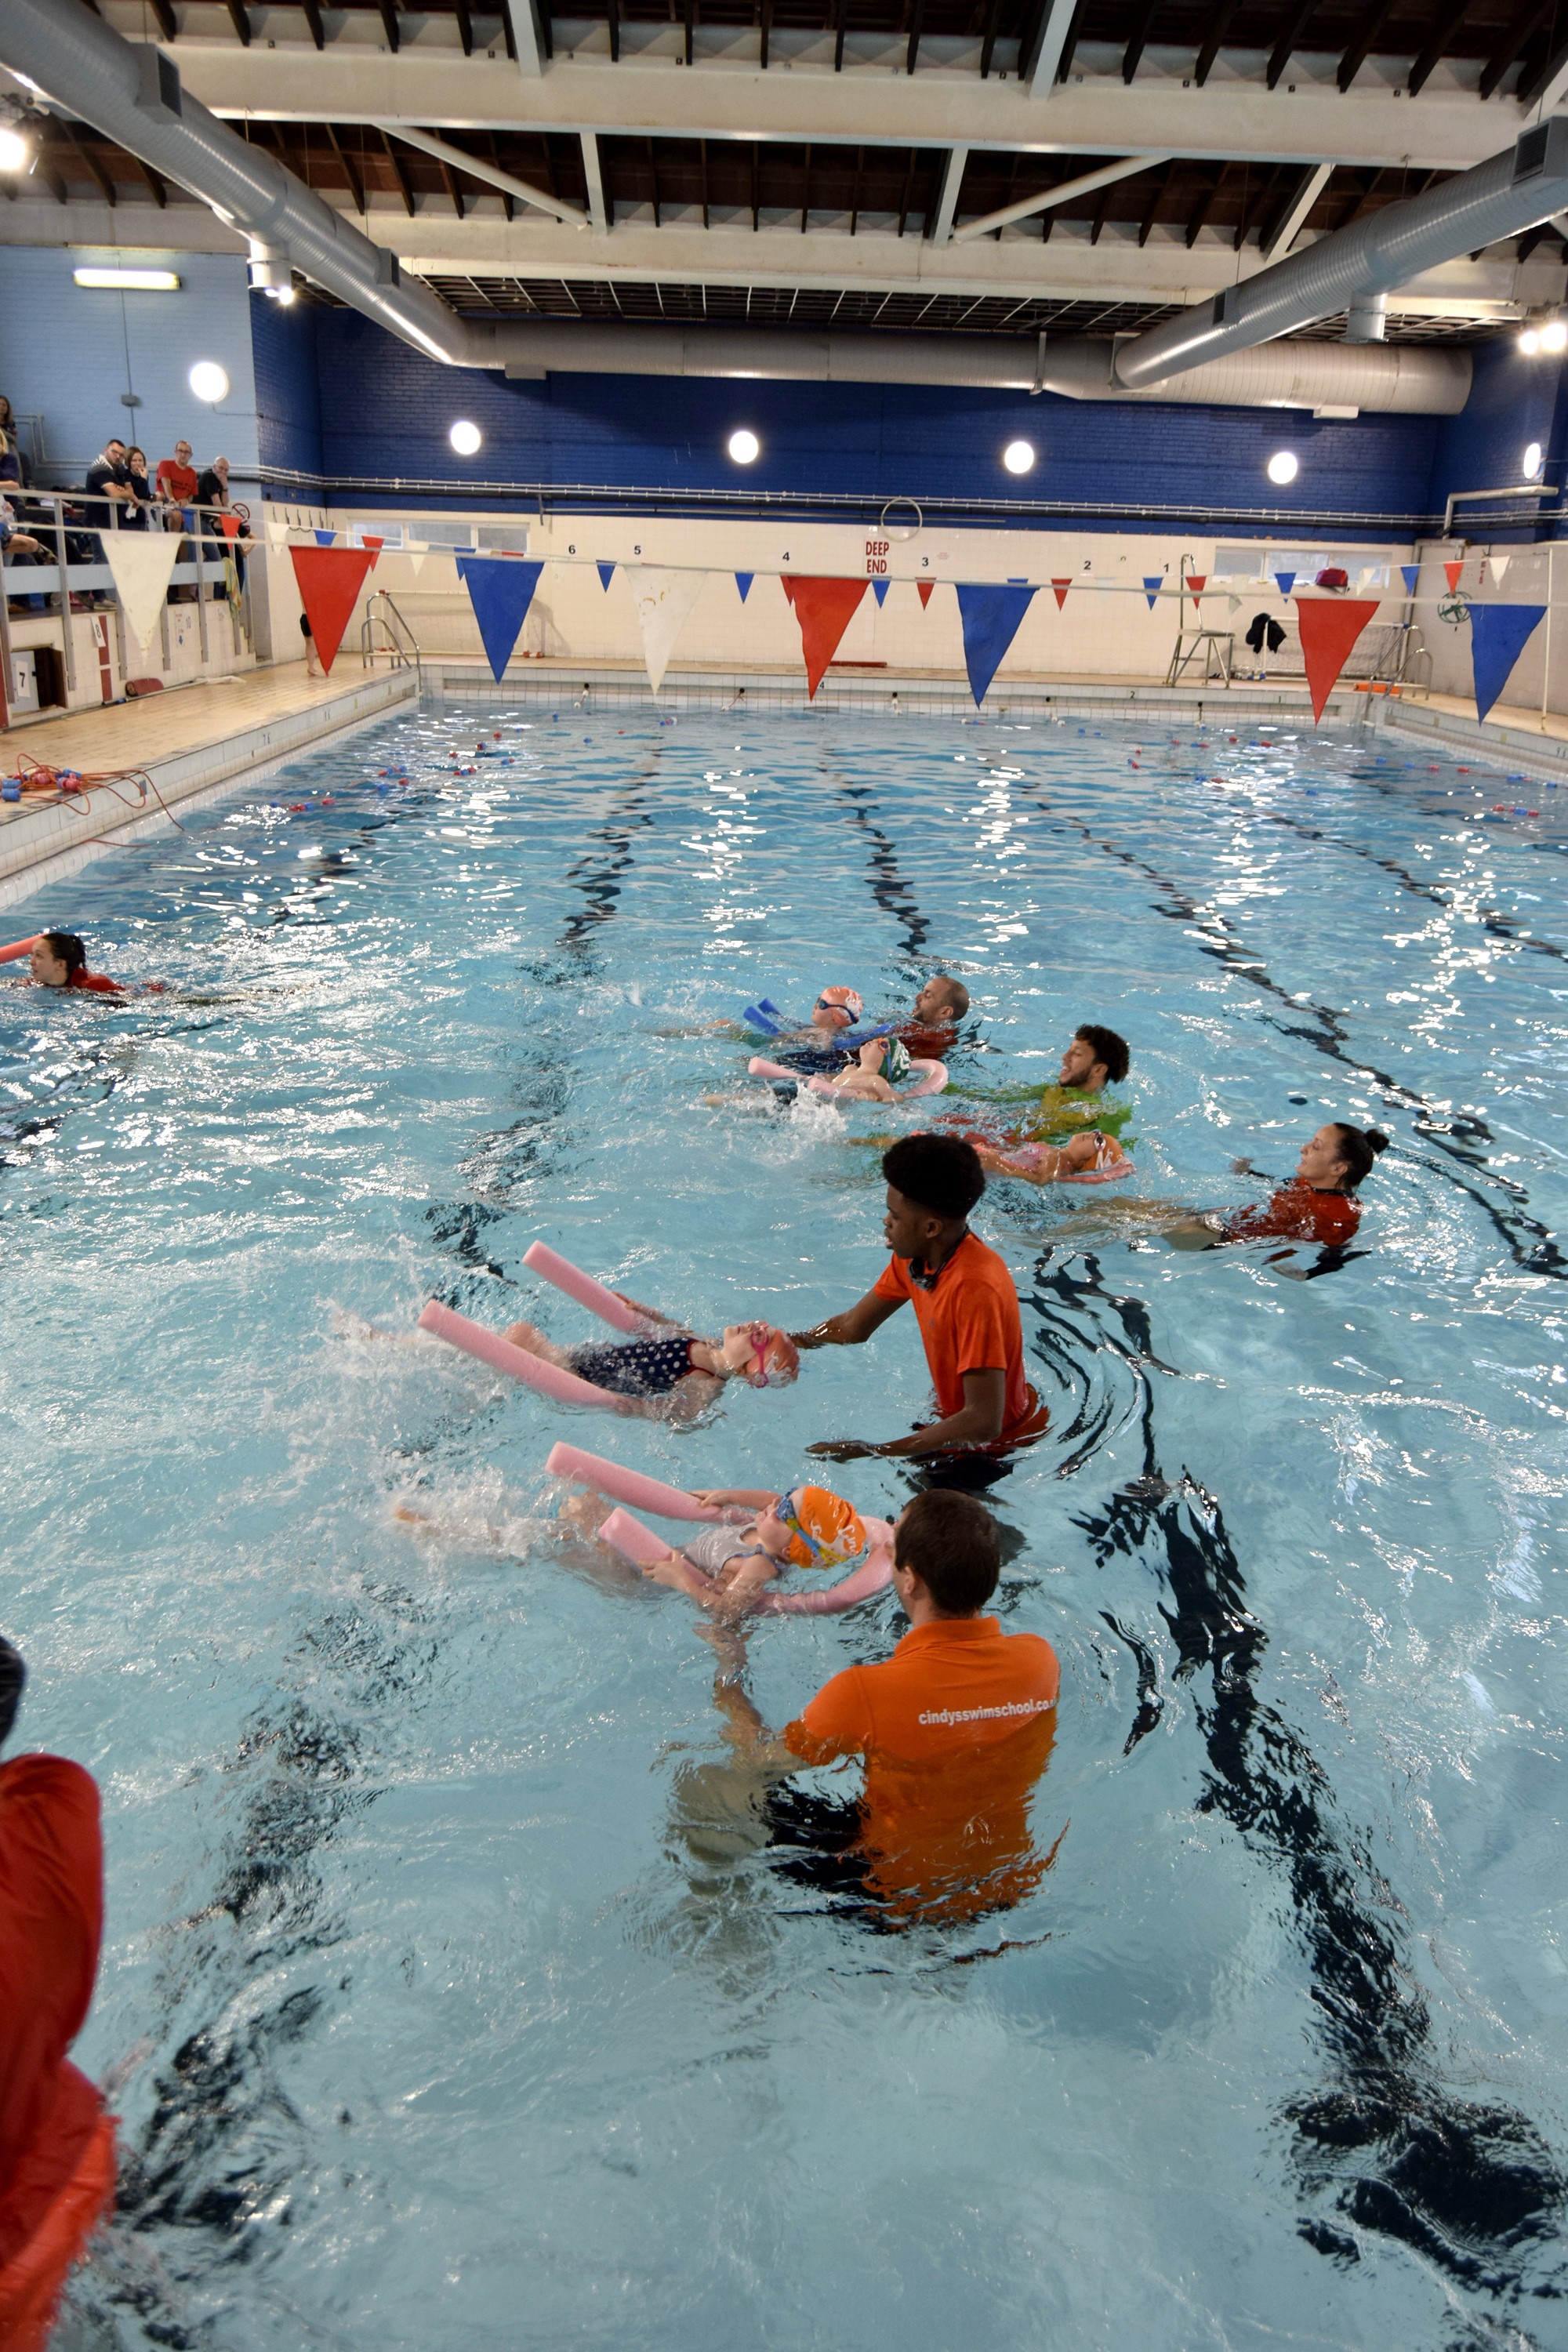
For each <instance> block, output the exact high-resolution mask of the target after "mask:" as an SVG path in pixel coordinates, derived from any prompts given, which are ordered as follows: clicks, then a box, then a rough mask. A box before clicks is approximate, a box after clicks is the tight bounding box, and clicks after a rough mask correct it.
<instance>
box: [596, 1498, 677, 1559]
mask: <svg viewBox="0 0 1568 2352" xmlns="http://www.w3.org/2000/svg"><path fill="white" fill-rule="evenodd" d="M599 1536H600V1539H601V1541H602V1542H605V1543H607V1544H614V1545H615V1548H616V1550H617V1551H618V1552H624V1553H625V1554H626V1558H627V1559H629V1560H632V1561H634V1562H635V1564H636V1565H637V1567H638V1568H651V1567H652V1566H653V1564H654V1562H655V1561H656V1560H660V1559H663V1558H664V1556H665V1554H666V1552H668V1549H669V1546H668V1544H667V1543H666V1542H665V1540H664V1538H663V1537H662V1536H656V1535H655V1534H654V1531H653V1529H652V1528H645V1527H644V1525H643V1523H642V1521H641V1520H640V1519H634V1518H633V1517H632V1515H631V1513H630V1512H629V1511H612V1512H611V1513H610V1516H609V1517H608V1518H607V1519H606V1520H605V1524H604V1526H603V1527H602V1528H600V1529H599Z"/></svg>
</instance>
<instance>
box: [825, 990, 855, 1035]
mask: <svg viewBox="0 0 1568 2352" xmlns="http://www.w3.org/2000/svg"><path fill="white" fill-rule="evenodd" d="M865 1009H866V1008H865V1006H864V1005H863V1004H862V1003H861V1002H860V995H859V992H858V990H857V989H853V988H825V989H824V990H823V992H822V993H821V995H820V996H819V997H818V998H817V1000H816V1003H815V1004H814V1005H813V1006H812V1008H811V1025H812V1027H813V1028H814V1029H826V1031H827V1032H828V1033H829V1034H832V1032H833V1031H834V1030H837V1029H853V1028H854V1026H855V1024H856V1023H857V1021H858V1020H859V1018H860V1015H861V1013H863V1012H864V1011H865Z"/></svg>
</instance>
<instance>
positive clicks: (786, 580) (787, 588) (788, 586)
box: [779, 572, 795, 604]
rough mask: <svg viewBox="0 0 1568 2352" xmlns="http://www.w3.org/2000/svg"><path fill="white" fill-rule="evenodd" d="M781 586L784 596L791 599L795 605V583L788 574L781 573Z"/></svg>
mask: <svg viewBox="0 0 1568 2352" xmlns="http://www.w3.org/2000/svg"><path fill="white" fill-rule="evenodd" d="M779 586H780V587H781V588H782V589H783V590H784V594H785V595H786V596H787V597H788V598H789V601H790V603H791V604H794V603H795V582H794V581H793V579H792V578H791V577H790V575H789V573H788V572H781V573H780V575H779Z"/></svg>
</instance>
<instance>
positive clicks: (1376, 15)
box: [1334, 0, 1394, 89]
mask: <svg viewBox="0 0 1568 2352" xmlns="http://www.w3.org/2000/svg"><path fill="white" fill-rule="evenodd" d="M1393 14H1394V0H1376V5H1375V6H1367V5H1366V0H1363V16H1362V20H1361V30H1360V32H1359V33H1358V34H1357V35H1356V37H1355V39H1354V40H1353V41H1352V43H1351V45H1350V47H1349V48H1348V49H1347V50H1346V51H1345V53H1344V55H1343V57H1342V58H1341V59H1340V62H1339V70H1338V71H1337V73H1336V74H1335V76H1334V79H1335V80H1336V81H1337V82H1338V84H1339V86H1340V88H1341V89H1349V88H1350V86H1351V84H1352V81H1354V79H1355V78H1356V76H1357V74H1358V73H1360V71H1361V69H1362V68H1363V66H1364V65H1365V63H1366V61H1367V59H1368V58H1370V57H1371V55H1372V52H1373V47H1374V45H1375V43H1376V41H1377V37H1378V35H1379V34H1380V33H1381V32H1382V30H1383V28H1384V25H1386V24H1387V22H1388V20H1389V18H1390V16H1393Z"/></svg>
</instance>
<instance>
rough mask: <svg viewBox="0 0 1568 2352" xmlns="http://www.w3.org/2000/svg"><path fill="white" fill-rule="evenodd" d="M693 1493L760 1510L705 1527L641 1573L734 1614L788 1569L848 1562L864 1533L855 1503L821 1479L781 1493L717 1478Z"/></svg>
mask: <svg viewBox="0 0 1568 2352" xmlns="http://www.w3.org/2000/svg"><path fill="white" fill-rule="evenodd" d="M697 1500H698V1501H699V1502H700V1503H710V1504H712V1505H713V1506H714V1507H715V1508H720V1509H721V1508H722V1507H724V1506H725V1505H726V1504H741V1505H742V1506H744V1507H751V1508H752V1509H754V1510H755V1511H756V1515H757V1516H756V1517H755V1518H753V1519H752V1520H750V1521H748V1522H747V1523H746V1524H745V1525H744V1526H742V1527H716V1528H702V1529H701V1530H700V1532H699V1533H698V1534H696V1535H694V1536H693V1537H692V1538H691V1539H690V1541H689V1543H686V1544H683V1545H682V1546H681V1548H680V1549H679V1551H670V1552H667V1553H666V1554H665V1556H664V1558H663V1559H659V1560H655V1561H654V1562H653V1563H652V1565H651V1566H649V1567H647V1568H645V1569H644V1570H643V1573H644V1575H645V1576H647V1577H648V1578H650V1579H651V1580H652V1581H653V1582H654V1583H656V1584H668V1586H669V1587H670V1588H671V1590H672V1591H677V1592H685V1593H687V1594H689V1597H690V1598H691V1599H692V1600H693V1601H697V1602H698V1603H699V1605H700V1607H702V1608H704V1609H709V1610H711V1611H712V1612H713V1613H714V1614H715V1615H716V1616H721V1617H739V1616H742V1615H743V1614H744V1612H746V1611H747V1610H748V1609H754V1608H755V1607H756V1605H757V1602H758V1601H760V1600H761V1599H762V1597H763V1593H765V1592H766V1591H767V1590H768V1589H769V1587H770V1586H771V1585H773V1584H775V1583H776V1582H777V1581H778V1580H779V1578H780V1577H781V1576H783V1575H784V1572H785V1570H788V1569H791V1568H803V1569H805V1568H814V1569H819V1570H829V1569H837V1568H846V1567H847V1566H848V1564H849V1562H850V1561H851V1560H854V1559H859V1557H860V1555H861V1553H862V1552H863V1551H864V1550H865V1549H866V1546H867V1543H868V1536H867V1532H866V1523H865V1521H864V1520H863V1519H862V1518H861V1517H860V1515H859V1513H858V1511H857V1510H856V1509H855V1507H854V1506H853V1504H851V1503H847V1502H846V1501H845V1499H844V1497H843V1496H842V1495H835V1494H832V1493H831V1492H830V1491H829V1490H828V1488H827V1487H826V1486H792V1487H791V1488H790V1490H789V1492H788V1493H787V1494H784V1495H770V1494H768V1493H766V1492H765V1491H763V1490H760V1489H758V1488H755V1487H738V1486H715V1487H710V1488H709V1489H708V1490H706V1491H705V1492H700V1493H699V1494H698V1496H697Z"/></svg>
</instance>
